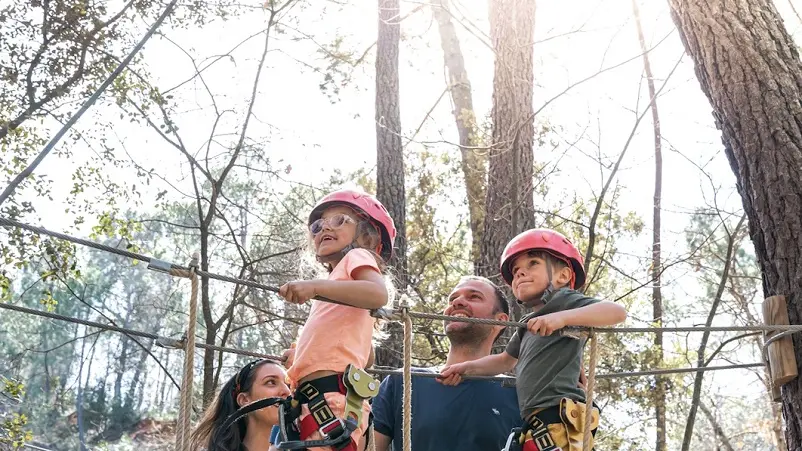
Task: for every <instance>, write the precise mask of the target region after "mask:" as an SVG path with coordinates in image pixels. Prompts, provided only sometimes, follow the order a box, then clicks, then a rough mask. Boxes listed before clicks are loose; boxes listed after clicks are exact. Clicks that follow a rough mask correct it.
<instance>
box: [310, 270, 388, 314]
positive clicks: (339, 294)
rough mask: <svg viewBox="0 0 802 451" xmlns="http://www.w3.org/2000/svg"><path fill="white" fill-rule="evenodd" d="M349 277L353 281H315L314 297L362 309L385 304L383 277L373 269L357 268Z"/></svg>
mask: <svg viewBox="0 0 802 451" xmlns="http://www.w3.org/2000/svg"><path fill="white" fill-rule="evenodd" d="M351 277H353V278H354V280H316V281H315V282H316V283H317V287H316V289H315V292H316V295H317V296H323V297H325V298H329V299H333V300H335V301H340V302H342V303H344V304H348V305H351V306H354V307H359V308H364V309H376V308H380V307H384V305H385V304H387V286H386V285H385V284H384V277H383V276H382V275H381V274H380V273H378V272H376V270H375V269H373V268H370V267H364V268H357V269H356V270H355V271H354V272H352V273H351Z"/></svg>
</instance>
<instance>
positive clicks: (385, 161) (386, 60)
mask: <svg viewBox="0 0 802 451" xmlns="http://www.w3.org/2000/svg"><path fill="white" fill-rule="evenodd" d="M378 4H379V37H378V41H377V47H376V154H377V155H376V166H377V175H376V197H377V198H378V199H379V201H380V202H381V203H382V204H384V206H385V207H386V208H387V211H388V212H389V213H390V216H392V218H393V221H394V222H395V227H396V229H397V230H398V235H397V236H396V239H395V254H394V256H393V258H392V260H391V261H390V265H389V266H390V268H391V269H392V275H393V278H394V283H395V286H396V288H398V289H399V290H404V289H406V287H407V283H408V275H407V245H406V227H405V224H406V210H405V208H406V188H405V186H404V154H403V146H402V145H401V109H400V106H399V93H398V91H399V82H398V48H399V43H400V40H401V24H400V22H399V21H400V17H399V0H379V2H378ZM387 332H388V336H387V338H386V339H385V340H384V341H383V342H382V343H381V345H380V346H379V347H378V348H377V349H376V364H377V365H383V366H392V367H400V366H403V359H402V356H401V354H400V353H399V352H398V351H397V350H398V349H401V344H402V339H403V328H402V327H401V325H400V324H398V323H389V324H388V325H387Z"/></svg>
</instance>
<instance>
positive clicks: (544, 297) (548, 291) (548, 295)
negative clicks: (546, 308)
mask: <svg viewBox="0 0 802 451" xmlns="http://www.w3.org/2000/svg"><path fill="white" fill-rule="evenodd" d="M551 270H552V267H551V260H549V259H548V258H547V259H546V273H547V274H548V277H549V285H548V286H547V287H546V289H545V290H543V295H542V296H540V301H541V302H543V305H546V303H547V302H549V299H551V294H552V293H554V284H553V283H552V274H551Z"/></svg>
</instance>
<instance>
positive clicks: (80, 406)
mask: <svg viewBox="0 0 802 451" xmlns="http://www.w3.org/2000/svg"><path fill="white" fill-rule="evenodd" d="M84 331H86V328H84ZM85 350H86V338H83V339H81V356H80V358H79V359H78V393H77V394H76V396H75V410H76V412H77V413H78V443H79V447H80V448H79V449H80V450H81V451H86V426H85V425H84V392H83V387H82V386H81V381H82V380H83V375H84V351H85Z"/></svg>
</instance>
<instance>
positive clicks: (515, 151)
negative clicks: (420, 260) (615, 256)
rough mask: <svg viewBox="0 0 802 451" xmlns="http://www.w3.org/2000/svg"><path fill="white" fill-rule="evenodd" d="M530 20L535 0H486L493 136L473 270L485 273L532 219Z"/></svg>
mask: <svg viewBox="0 0 802 451" xmlns="http://www.w3.org/2000/svg"><path fill="white" fill-rule="evenodd" d="M534 23H535V2H534V0H493V1H491V2H490V37H491V39H492V41H493V49H494V50H495V54H496V61H495V69H494V75H493V106H492V112H491V116H492V120H493V142H492V145H491V146H490V149H489V167H488V178H487V204H486V205H487V213H486V216H485V223H484V224H485V227H484V236H483V238H482V244H481V250H482V265H481V267H480V268H479V271H477V272H478V273H479V274H480V275H483V276H486V277H495V278H498V277H499V259H500V258H501V253H502V251H503V250H504V246H506V245H507V243H508V242H509V241H510V239H512V238H513V237H514V236H515V235H517V234H518V233H520V232H522V231H524V230H526V229H529V228H532V227H534V225H535V213H534V206H533V204H532V201H533V200H532V195H533V186H532V179H533V176H534V167H533V165H534V153H533V149H532V145H533V142H534V133H535V132H534V111H533V106H532V90H533V85H534V75H533V67H532V64H533V63H532V42H533V35H534Z"/></svg>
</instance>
